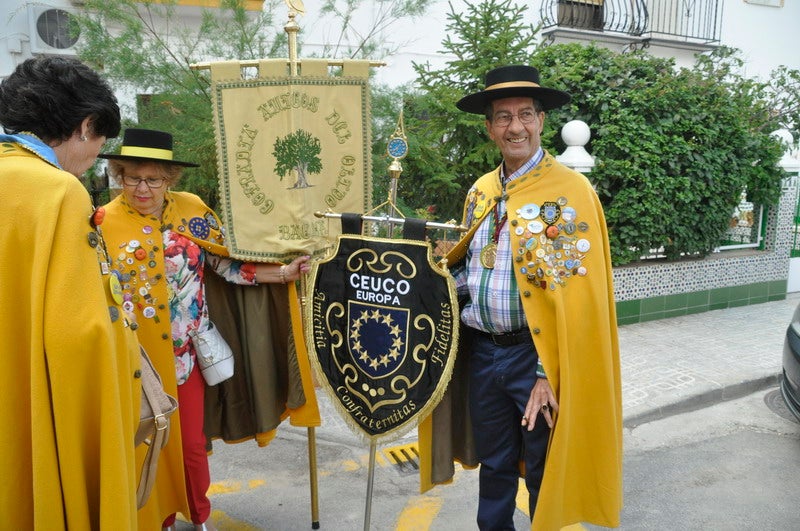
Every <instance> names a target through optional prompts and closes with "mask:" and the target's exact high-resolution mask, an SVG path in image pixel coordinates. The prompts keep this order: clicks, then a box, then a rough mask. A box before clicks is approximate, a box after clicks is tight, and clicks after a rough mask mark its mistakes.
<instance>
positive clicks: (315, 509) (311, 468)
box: [300, 275, 319, 529]
mask: <svg viewBox="0 0 800 531" xmlns="http://www.w3.org/2000/svg"><path fill="white" fill-rule="evenodd" d="M307 289H308V284H307V283H306V277H305V276H304V275H300V308H301V310H302V311H301V312H300V326H302V327H303V336H304V337H305V328H306V311H305V310H306V304H307V302H308V301H307V300H306V290H307ZM307 433H308V483H309V487H310V488H311V529H319V486H318V480H317V430H316V428H314V426H309V427H308V432H307Z"/></svg>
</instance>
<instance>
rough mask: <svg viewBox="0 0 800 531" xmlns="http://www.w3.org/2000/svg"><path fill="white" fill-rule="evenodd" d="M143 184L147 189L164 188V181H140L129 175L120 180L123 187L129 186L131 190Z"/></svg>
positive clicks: (157, 179) (154, 178) (150, 179)
mask: <svg viewBox="0 0 800 531" xmlns="http://www.w3.org/2000/svg"><path fill="white" fill-rule="evenodd" d="M141 182H143V183H144V184H146V185H147V187H148V188H161V187H162V186H164V179H160V178H156V177H150V178H148V179H142V178H140V177H132V176H130V175H126V176H124V177H123V178H122V184H124V185H125V186H130V187H132V188H136V187H137V186H139V183H141Z"/></svg>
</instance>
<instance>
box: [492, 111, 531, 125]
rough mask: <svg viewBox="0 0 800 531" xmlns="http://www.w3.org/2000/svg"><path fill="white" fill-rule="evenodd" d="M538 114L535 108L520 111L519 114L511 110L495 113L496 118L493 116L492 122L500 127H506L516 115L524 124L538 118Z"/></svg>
mask: <svg viewBox="0 0 800 531" xmlns="http://www.w3.org/2000/svg"><path fill="white" fill-rule="evenodd" d="M537 114H538V113H537V112H536V111H535V110H533V109H529V110H525V111H520V112H518V113H517V114H511V113H510V112H499V113H497V114H495V115H494V118H492V123H493V124H494V125H498V126H500V127H505V126H507V125H510V124H511V121H512V120H513V119H514V117H515V116H516V117H517V119H519V121H520V122H522V123H523V124H529V123H532V122H533V121H534V120H536V116H537Z"/></svg>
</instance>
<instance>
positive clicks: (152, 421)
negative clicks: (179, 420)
mask: <svg viewBox="0 0 800 531" xmlns="http://www.w3.org/2000/svg"><path fill="white" fill-rule="evenodd" d="M139 351H140V352H141V377H142V403H141V408H140V411H139V427H138V428H137V430H136V436H135V437H134V445H135V446H139V445H140V444H142V443H144V444H146V445H147V454H146V455H145V458H144V464H143V465H142V473H141V475H140V476H139V485H138V487H137V488H136V503H137V506H138V508H139V509H141V508H142V507H143V506H144V504H145V502H147V499H148V498H149V497H150V491H151V490H153V484H154V483H155V480H156V469H157V467H158V456H159V454H160V453H161V449H162V448H163V447H164V445H166V444H167V439H169V425H170V417H171V416H172V414H173V413H175V411H176V410H177V409H178V401H177V400H175V398H174V397H172V396H170V395H168V394H167V393H165V392H164V386H163V384H162V383H161V377H160V376H159V375H158V372H156V369H155V367H153V363H152V362H151V361H150V358H149V357H148V356H147V353H146V352H145V351H144V348H142V347H141V346H139Z"/></svg>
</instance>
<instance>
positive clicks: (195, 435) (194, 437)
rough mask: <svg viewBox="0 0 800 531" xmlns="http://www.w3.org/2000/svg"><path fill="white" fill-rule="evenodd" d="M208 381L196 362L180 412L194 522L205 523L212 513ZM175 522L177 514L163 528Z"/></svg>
mask: <svg viewBox="0 0 800 531" xmlns="http://www.w3.org/2000/svg"><path fill="white" fill-rule="evenodd" d="M205 392H206V382H205V380H203V375H202V374H200V368H199V367H198V366H197V365H195V367H194V369H192V373H191V374H190V375H189V379H188V380H186V382H184V383H183V385H179V386H178V414H180V416H181V442H182V443H183V473H184V476H185V478H186V496H187V498H188V501H189V511H191V513H192V514H191V518H192V522H193V523H195V524H202V523H203V522H205V521H206V520H208V517H209V516H210V515H211V502H210V501H208V496H206V493H207V492H208V487H209V485H211V474H210V473H209V470H208V453H207V452H206V435H205V433H204V432H203V408H204V406H203V401H204V399H205ZM174 523H175V515H174V514H173V515H170V516H169V517H167V519H166V520H164V523H163V524H162V526H163V527H169V526H171V525H172V524H174Z"/></svg>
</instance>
